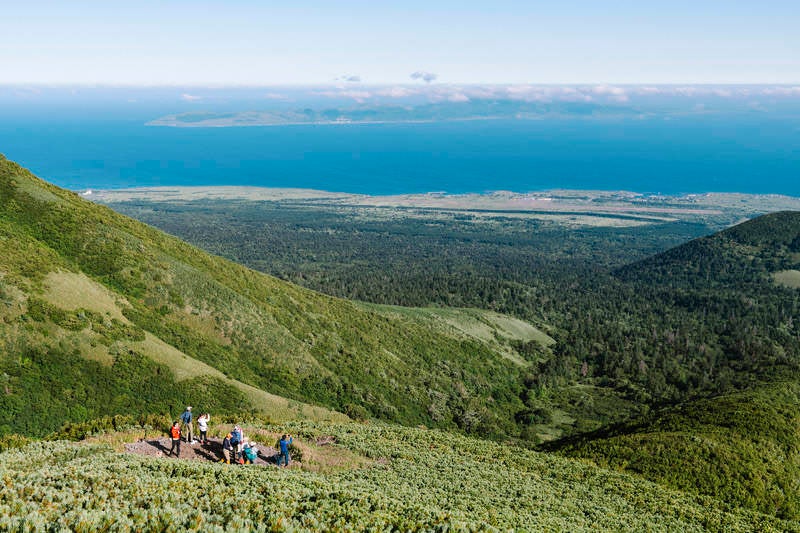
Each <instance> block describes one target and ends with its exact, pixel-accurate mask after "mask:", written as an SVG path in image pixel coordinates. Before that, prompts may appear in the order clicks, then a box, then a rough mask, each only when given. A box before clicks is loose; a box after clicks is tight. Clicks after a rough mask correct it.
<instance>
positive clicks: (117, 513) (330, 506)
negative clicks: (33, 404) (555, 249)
mask: <svg viewBox="0 0 800 533" xmlns="http://www.w3.org/2000/svg"><path fill="white" fill-rule="evenodd" d="M268 429H269V430H271V431H278V430H281V429H286V428H268ZM288 429H289V430H290V431H291V433H292V434H296V435H298V438H299V439H301V440H306V441H311V440H312V439H318V438H321V437H325V438H327V439H334V440H335V442H336V444H332V445H331V446H335V447H339V448H343V449H346V450H349V452H350V453H354V454H357V455H360V456H362V457H365V458H366V459H368V461H366V462H367V466H364V467H362V468H358V469H349V470H341V471H338V472H330V473H325V474H322V473H314V472H307V471H302V470H292V469H288V470H285V469H277V468H272V467H251V466H245V467H240V466H231V465H224V464H218V463H203V462H199V461H175V460H167V459H158V458H146V457H140V456H134V455H129V454H117V453H114V452H113V451H112V450H111V449H110V448H108V447H105V446H97V445H86V444H73V443H66V442H56V443H45V442H41V443H34V444H30V445H29V446H27V447H26V448H23V449H21V450H15V451H8V452H5V453H3V454H0V478H2V479H3V480H4V483H3V484H2V486H0V517H2V518H0V529H2V530H45V529H48V528H53V529H59V528H69V529H72V530H79V531H80V530H84V531H88V530H101V529H105V528H110V527H113V528H114V529H115V530H119V531H138V530H141V529H147V530H164V529H169V530H177V529H178V528H182V529H186V530H189V531H201V530H202V531H223V530H224V531H230V530H260V531H319V530H337V529H338V530H348V531H351V530H352V531H364V530H376V529H377V530H391V529H394V530H401V531H421V530H424V531H454V530H455V531H477V530H486V531H493V530H508V529H516V530H519V531H542V530H551V531H580V530H648V531H702V530H711V531H755V530H758V531H791V530H795V531H796V530H800V523H798V522H792V521H781V520H778V519H775V518H772V517H767V516H765V515H760V514H758V513H754V512H750V511H743V510H739V509H732V508H730V507H729V506H726V505H725V504H722V503H720V502H718V501H715V500H712V499H710V498H703V497H691V496H687V495H685V494H682V493H680V492H677V491H673V490H669V489H664V488H661V487H659V486H657V485H655V484H652V483H649V482H647V481H643V480H639V479H637V478H635V477H633V476H630V475H627V474H618V473H613V472H609V471H607V470H603V469H599V468H596V467H592V466H589V465H586V464H583V463H580V462H578V461H574V460H570V459H565V458H560V457H555V456H551V455H547V454H543V453H539V452H533V451H528V450H523V449H520V448H516V447H508V446H503V445H501V444H497V443H491V442H486V441H482V440H478V439H473V438H467V437H460V436H456V435H453V434H448V433H444V432H439V431H431V430H421V429H413V428H402V427H397V426H384V425H362V424H345V425H319V424H311V423H303V424H295V425H292V426H290V427H289V428H288Z"/></svg>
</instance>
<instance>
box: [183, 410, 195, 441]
mask: <svg viewBox="0 0 800 533" xmlns="http://www.w3.org/2000/svg"><path fill="white" fill-rule="evenodd" d="M181 421H183V427H184V428H186V431H185V434H186V442H188V443H190V444H191V442H192V436H193V435H192V406H191V405H188V406H186V410H185V411H184V412H183V414H182V415H181Z"/></svg>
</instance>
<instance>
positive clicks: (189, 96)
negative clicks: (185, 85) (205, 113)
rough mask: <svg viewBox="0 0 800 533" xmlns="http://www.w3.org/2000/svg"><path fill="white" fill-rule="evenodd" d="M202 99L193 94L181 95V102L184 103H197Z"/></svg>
mask: <svg viewBox="0 0 800 533" xmlns="http://www.w3.org/2000/svg"><path fill="white" fill-rule="evenodd" d="M202 99H203V97H202V96H197V95H194V94H187V93H183V94H182V95H181V100H183V101H184V102H197V101H199V100H202Z"/></svg>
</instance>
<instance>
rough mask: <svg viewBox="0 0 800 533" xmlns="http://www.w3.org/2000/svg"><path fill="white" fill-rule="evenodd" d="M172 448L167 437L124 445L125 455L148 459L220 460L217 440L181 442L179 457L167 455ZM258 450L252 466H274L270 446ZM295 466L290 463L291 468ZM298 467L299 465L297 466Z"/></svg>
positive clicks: (257, 445)
mask: <svg viewBox="0 0 800 533" xmlns="http://www.w3.org/2000/svg"><path fill="white" fill-rule="evenodd" d="M171 446H172V439H170V438H168V437H161V438H158V439H140V440H138V441H136V442H132V443H130V444H126V445H125V452H126V453H135V454H137V455H147V456H149V457H164V458H169V459H188V460H192V461H211V462H218V461H220V460H221V459H222V440H221V439H217V438H211V439H208V443H207V444H201V443H200V442H199V441H194V443H187V442H184V441H181V454H180V457H175V455H174V454H173V455H168V454H169V449H170V447H171ZM256 448H258V457H257V458H256V460H255V462H254V463H253V464H254V465H261V466H268V465H272V466H276V463H277V460H278V452H277V450H275V448H272V447H271V446H266V445H264V444H261V443H258V444H256ZM295 465H297V464H296V462H295V461H292V466H295ZM298 466H299V465H298Z"/></svg>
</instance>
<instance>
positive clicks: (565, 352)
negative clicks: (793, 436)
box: [113, 200, 800, 419]
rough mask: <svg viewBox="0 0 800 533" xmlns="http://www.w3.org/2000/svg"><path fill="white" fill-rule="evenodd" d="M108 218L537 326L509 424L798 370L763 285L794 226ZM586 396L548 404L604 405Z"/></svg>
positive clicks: (299, 275) (789, 324)
mask: <svg viewBox="0 0 800 533" xmlns="http://www.w3.org/2000/svg"><path fill="white" fill-rule="evenodd" d="M113 206H114V208H115V209H118V210H120V211H121V212H123V213H126V214H128V215H131V216H134V217H136V218H138V219H140V220H143V221H145V222H147V223H149V224H153V225H155V226H157V227H160V228H161V229H163V230H165V231H167V232H169V233H172V234H174V235H177V236H179V237H181V238H184V239H186V240H187V241H189V242H192V243H193V244H195V245H197V246H199V247H201V248H204V249H206V250H208V251H210V252H213V253H216V254H220V255H222V256H225V257H228V258H230V259H232V260H234V261H237V262H240V263H242V264H245V265H248V266H250V267H252V268H255V269H258V270H262V271H264V272H268V273H270V274H273V275H276V276H278V277H280V278H283V279H287V280H290V281H292V282H294V283H297V284H300V285H304V286H307V287H309V288H312V289H314V290H319V291H322V292H325V293H328V294H331V295H335V296H339V297H344V298H351V299H356V300H364V301H369V302H376V303H383V304H394V305H411V306H441V307H462V306H463V307H477V308H483V309H491V310H495V311H499V312H502V313H507V314H510V315H513V316H516V317H519V318H521V319H524V320H528V321H530V322H532V323H534V324H536V325H537V326H539V327H541V328H542V329H544V330H545V331H547V332H548V333H549V334H550V335H551V336H552V337H553V338H554V339H555V340H556V344H555V345H554V346H552V357H539V358H538V359H537V363H536V368H535V370H533V371H532V372H530V373H529V374H528V375H527V376H526V377H525V384H526V392H525V393H524V394H525V398H526V400H527V403H528V404H529V405H528V408H529V410H530V412H527V413H521V414H520V415H519V416H520V417H523V418H525V417H536V416H537V415H535V414H534V411H536V412H538V413H539V415H538V416H539V417H540V418H541V417H544V418H547V414H546V413H545V414H543V415H542V414H541V413H542V409H546V408H545V407H544V406H543V402H542V401H540V400H541V399H542V398H543V397H547V396H552V395H554V394H555V395H556V396H558V395H559V394H563V391H564V390H565V389H564V387H565V386H567V385H570V384H576V383H578V384H583V385H591V386H595V387H601V388H604V389H609V390H613V391H614V392H615V394H617V395H619V396H621V397H622V398H624V399H627V400H631V401H633V402H635V403H636V404H637V405H648V406H655V405H660V404H662V403H674V402H678V401H683V400H686V399H689V398H694V397H698V396H702V395H708V394H719V393H722V392H726V391H732V390H737V389H741V388H746V387H748V386H750V385H752V384H753V383H757V382H759V381H761V380H766V381H770V380H772V379H773V378H774V377H775V376H780V375H795V372H796V371H797V365H798V362H800V359H798V353H800V352H799V351H798V348H800V344H798V342H799V341H798V333H799V332H800V330H798V324H797V317H798V313H800V307H799V306H800V293H798V291H797V290H796V289H794V288H792V287H786V286H781V285H779V284H776V283H775V282H774V280H773V277H772V276H773V274H774V273H776V272H781V271H786V270H792V269H794V268H797V267H798V265H800V248H799V246H800V245H799V244H798V243H800V241H799V240H798V232H799V231H798V221H799V220H800V215H798V214H796V213H776V214H773V215H769V216H766V217H762V218H759V219H757V220H754V221H752V222H750V223H748V224H743V225H740V226H737V227H735V228H732V229H730V230H727V231H723V232H722V233H718V234H714V235H711V236H708V235H709V234H711V233H714V231H715V230H716V229H717V228H716V227H714V226H713V225H709V224H708V223H707V224H704V223H702V222H701V221H696V222H662V223H652V224H648V225H644V226H635V227H625V228H608V227H599V228H575V227H570V226H566V225H564V224H561V223H558V222H550V221H545V220H536V219H518V218H513V217H503V216H502V215H501V214H496V216H494V217H489V218H488V219H487V217H486V216H485V215H483V214H481V215H478V214H476V215H468V214H458V215H454V216H442V215H437V214H431V213H427V214H425V213H423V214H420V213H413V216H411V215H407V216H404V215H403V213H400V214H397V215H396V216H386V215H381V216H377V215H375V214H371V213H370V211H369V210H365V209H363V208H362V209H359V208H349V209H348V208H342V207H325V206H319V205H306V206H303V205H297V204H289V205H283V204H282V203H280V202H247V201H212V200H202V201H195V202H169V203H165V202H141V201H139V202H126V203H115V204H113ZM699 237H702V238H699ZM695 238H698V239H697V240H692V239H695ZM690 240H691V242H688V243H687V241H690ZM532 349H533V348H532ZM520 350H521V351H522V352H524V351H525V350H526V347H525V346H520ZM584 390H586V389H584ZM559 391H561V392H559ZM595 396H596V397H595V398H592V397H588V398H583V399H581V398H568V399H565V398H559V399H558V401H564V400H566V401H568V402H580V401H585V402H592V401H594V400H597V401H598V403H602V401H603V400H602V395H600V394H598V395H595ZM599 407H600V409H601V410H602V406H599ZM586 411H587V413H586V414H588V412H590V411H591V407H588V406H587V409H586ZM597 415H598V413H594V414H593V416H597ZM601 416H602V415H601ZM579 419H580V417H579Z"/></svg>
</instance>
